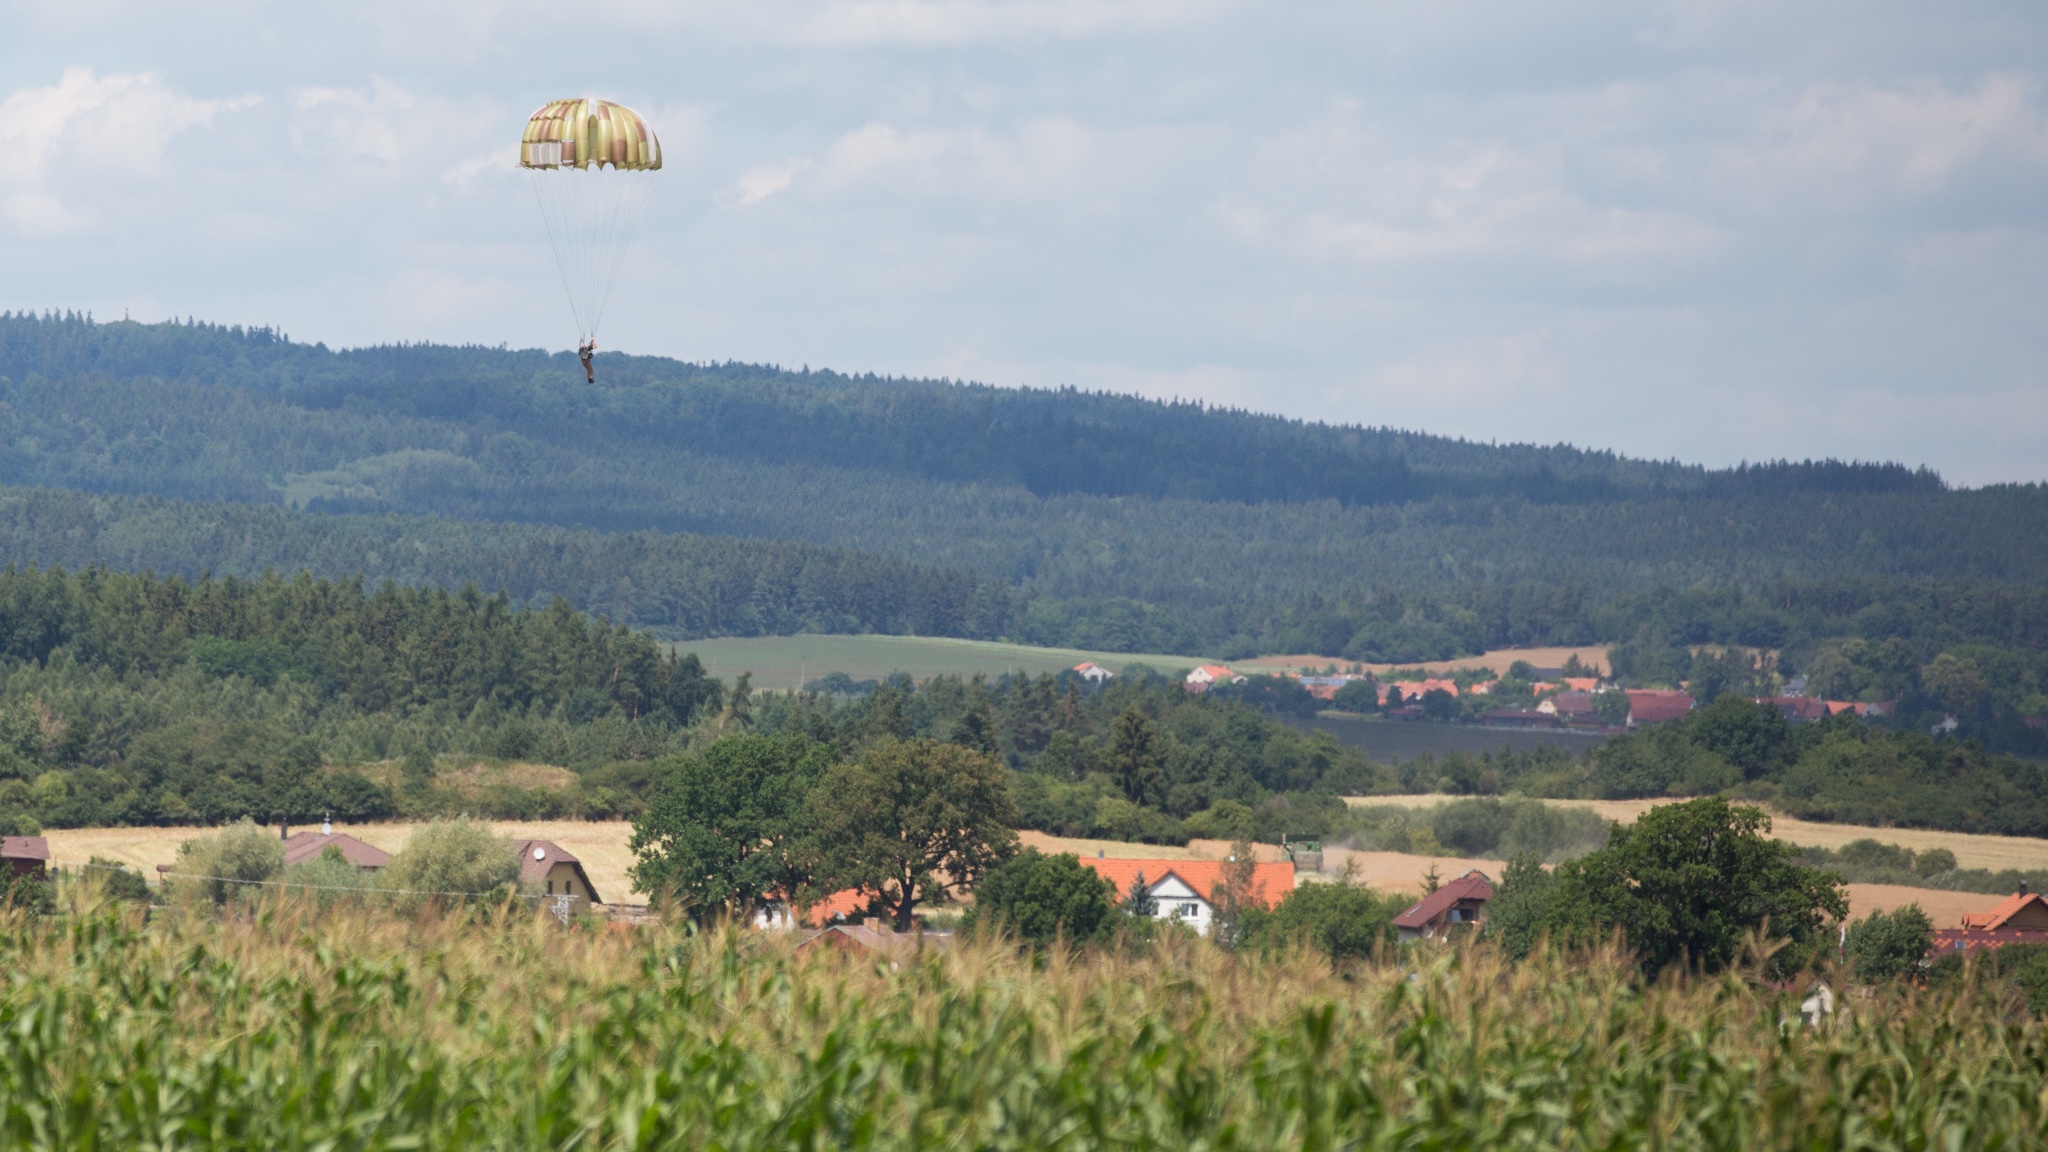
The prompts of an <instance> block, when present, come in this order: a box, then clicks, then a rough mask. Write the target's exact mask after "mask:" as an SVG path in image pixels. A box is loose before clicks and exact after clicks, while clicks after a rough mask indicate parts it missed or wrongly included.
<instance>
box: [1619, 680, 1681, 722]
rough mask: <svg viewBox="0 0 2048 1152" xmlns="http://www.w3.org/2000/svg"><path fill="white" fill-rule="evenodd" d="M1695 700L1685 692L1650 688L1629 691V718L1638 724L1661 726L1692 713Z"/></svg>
mask: <svg viewBox="0 0 2048 1152" xmlns="http://www.w3.org/2000/svg"><path fill="white" fill-rule="evenodd" d="M1692 706H1693V699H1692V697H1691V696H1688V695H1687V694H1685V693H1683V692H1671V691H1659V690H1653V689H1648V688H1631V689H1629V690H1628V718H1629V720H1630V721H1631V722H1632V723H1636V724H1661V723H1663V722H1664V721H1666V720H1676V719H1678V718H1679V717H1680V716H1683V715H1685V714H1686V713H1687V712H1690V711H1692Z"/></svg>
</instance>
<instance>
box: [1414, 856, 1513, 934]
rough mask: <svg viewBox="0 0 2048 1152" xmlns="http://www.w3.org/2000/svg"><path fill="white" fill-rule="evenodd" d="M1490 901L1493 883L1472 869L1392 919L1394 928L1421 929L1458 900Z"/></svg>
mask: <svg viewBox="0 0 2048 1152" xmlns="http://www.w3.org/2000/svg"><path fill="white" fill-rule="evenodd" d="M1491 899H1493V881H1491V880H1488V879H1487V878H1486V873H1484V872H1481V871H1478V870H1477V869H1474V870H1473V871H1470V872H1467V873H1465V874H1464V875H1463V876H1460V877H1458V878H1457V879H1456V880H1453V881H1451V882H1450V883H1448V884H1445V885H1444V886H1443V887H1441V888H1438V889H1437V890H1436V891H1434V892H1431V893H1430V894H1429V895H1427V896H1424V897H1423V898H1422V900H1421V901H1420V902H1419V903H1417V904H1416V905H1415V906H1414V907H1413V908H1410V909H1408V910H1407V911H1406V912H1403V913H1401V914H1400V915H1399V916H1396V917H1394V927H1396V928H1421V927H1423V926H1424V925H1426V924H1428V923H1429V922H1430V921H1432V920H1435V919H1436V918H1437V917H1439V916H1441V915H1443V914H1444V912H1445V911H1446V910H1448V909H1449V908H1450V907H1451V905H1453V904H1456V903H1457V902H1458V901H1460V900H1491Z"/></svg>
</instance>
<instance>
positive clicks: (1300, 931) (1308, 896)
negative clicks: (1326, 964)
mask: <svg viewBox="0 0 2048 1152" xmlns="http://www.w3.org/2000/svg"><path fill="white" fill-rule="evenodd" d="M1407 906H1408V901H1406V900H1404V899H1402V898H1400V897H1383V896H1380V895H1379V894H1377V893H1375V892H1374V891H1373V890H1372V889H1370V888H1360V887H1357V886H1354V885H1351V884H1323V883H1316V884H1303V885H1301V886H1300V887H1298V888H1296V889H1294V890H1293V891H1292V892H1289V893H1288V894H1287V897H1286V899H1284V900H1282V901H1280V904H1279V906H1278V907H1276V908H1274V909H1273V910H1272V911H1270V912H1267V911H1263V910H1258V911H1251V912H1248V913H1247V914H1246V924H1245V943H1246V945H1247V946H1249V947H1256V948H1262V949H1267V950H1270V949H1273V948H1276V947H1280V946H1283V945H1287V944H1296V943H1303V944H1307V945H1308V946H1310V947H1312V948H1314V949H1316V950H1317V951H1319V952H1321V953H1323V954H1324V955H1326V956H1328V957H1330V958H1331V959H1332V960H1349V959H1362V958H1364V957H1367V956H1371V955H1372V954H1373V950H1374V949H1376V948H1378V947H1379V946H1380V943H1381V941H1383V940H1385V939H1387V937H1388V930H1389V929H1390V928H1391V927H1392V926H1393V923H1394V917H1395V916H1398V915H1400V913H1401V910H1402V909H1404V908H1406V907H1407Z"/></svg>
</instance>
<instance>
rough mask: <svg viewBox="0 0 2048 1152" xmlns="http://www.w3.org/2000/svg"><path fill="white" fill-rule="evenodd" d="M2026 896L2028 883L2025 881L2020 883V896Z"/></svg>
mask: <svg viewBox="0 0 2048 1152" xmlns="http://www.w3.org/2000/svg"><path fill="white" fill-rule="evenodd" d="M2026 894H2027V882H2026V881H2025V880H2022V881H2020V895H2022V896H2025V895H2026Z"/></svg>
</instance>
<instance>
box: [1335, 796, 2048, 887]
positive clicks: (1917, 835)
mask: <svg viewBox="0 0 2048 1152" xmlns="http://www.w3.org/2000/svg"><path fill="white" fill-rule="evenodd" d="M1456 799H1459V797H1456V796H1445V795H1441V794H1435V793H1432V794H1429V795H1423V796H1347V797H1345V803H1347V804H1350V805H1352V806H1353V807H1364V806H1367V805H1373V804H1398V805H1401V806H1402V807H1407V808H1433V807H1435V806H1436V805H1438V804H1447V803H1449V802H1451V801H1453V800H1456ZM1544 803H1546V804H1555V805H1558V806H1560V807H1578V808H1591V809H1592V810H1593V811H1595V812H1598V813H1599V814H1600V815H1602V816H1604V817H1606V818H1607V819H1609V820H1619V821H1622V822H1623V823H1627V822H1630V821H1633V820H1634V819H1635V818H1636V817H1638V816H1640V815H1642V814H1643V813H1644V812H1645V811H1647V810H1649V809H1651V808H1654V807H1656V806H1657V805H1659V804H1672V803H1677V801H1675V800H1545V801H1544ZM1771 835H1773V836H1775V837H1777V838H1778V839H1780V840H1786V841H1790V842H1791V843H1794V844H1798V845H1801V846H1803V847H1812V848H1840V847H1841V846H1842V845H1844V844H1847V843H1849V842H1850V841H1852V840H1864V839H1870V840H1877V841H1880V842H1882V843H1885V844H1897V845H1899V846H1900V847H1903V848H1911V849H1913V850H1914V851H1915V852H1920V851H1924V850H1926V849H1928V848H1946V849H1948V850H1949V851H1951V852H1953V853H1955V854H1956V863H1957V864H1959V865H1961V866H1962V867H1964V868H1989V869H1991V870H1992V871H2000V870H2002V869H2006V868H2019V869H2032V868H2048V840H2038V839H2034V838H2032V837H2028V836H1985V835H1980V834H1977V833H1972V832H1935V831H1930V830H1928V829H1925V828H1873V827H1870V826H1868V825H1863V824H1822V823H1818V822H1816V821H1812V820H1798V819H1794V818H1793V817H1790V816H1783V815H1779V814H1777V813H1772V815H1771Z"/></svg>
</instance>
